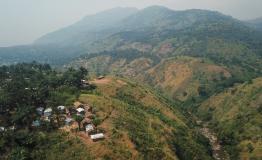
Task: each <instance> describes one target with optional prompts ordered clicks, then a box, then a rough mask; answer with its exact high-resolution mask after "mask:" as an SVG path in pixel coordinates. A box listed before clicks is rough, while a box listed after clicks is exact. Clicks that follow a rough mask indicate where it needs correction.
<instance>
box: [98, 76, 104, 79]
mask: <svg viewBox="0 0 262 160" xmlns="http://www.w3.org/2000/svg"><path fill="white" fill-rule="evenodd" d="M104 78H105V76H99V77H97V79H104Z"/></svg>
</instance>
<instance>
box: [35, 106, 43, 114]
mask: <svg viewBox="0 0 262 160" xmlns="http://www.w3.org/2000/svg"><path fill="white" fill-rule="evenodd" d="M43 111H44V108H43V107H38V108H36V112H37V114H39V115H42V114H43Z"/></svg>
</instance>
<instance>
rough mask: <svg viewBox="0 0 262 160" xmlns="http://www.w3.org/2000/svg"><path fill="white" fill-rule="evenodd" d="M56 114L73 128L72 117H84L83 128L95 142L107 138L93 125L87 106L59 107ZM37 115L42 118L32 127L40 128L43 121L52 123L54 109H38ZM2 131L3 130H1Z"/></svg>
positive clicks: (90, 109)
mask: <svg viewBox="0 0 262 160" xmlns="http://www.w3.org/2000/svg"><path fill="white" fill-rule="evenodd" d="M55 111H56V113H58V114H59V115H60V117H63V119H62V120H63V121H64V125H67V126H71V125H72V124H74V122H75V120H74V118H72V115H77V116H82V117H83V120H82V121H81V128H84V129H85V132H86V134H87V135H88V136H90V138H91V139H92V140H93V141H97V140H101V139H104V138H105V135H104V133H101V132H100V131H98V130H97V129H96V127H95V125H94V124H93V123H92V119H93V117H95V116H94V115H93V113H92V107H91V106H89V105H87V104H85V105H83V104H79V105H78V106H74V107H70V108H67V107H65V106H62V105H61V106H58V107H57V108H56V109H55ZM36 112H37V114H38V115H39V116H40V117H41V118H40V119H37V120H34V121H33V122H32V127H40V126H41V122H42V121H46V122H50V119H51V118H52V115H53V109H52V108H43V107H38V108H37V109H36ZM0 130H1V128H0Z"/></svg>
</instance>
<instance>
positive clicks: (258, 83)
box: [198, 78, 262, 159]
mask: <svg viewBox="0 0 262 160" xmlns="http://www.w3.org/2000/svg"><path fill="white" fill-rule="evenodd" d="M261 107H262V78H257V79H254V80H253V82H252V83H251V82H250V83H244V84H241V85H237V86H235V87H233V88H230V89H228V90H226V91H224V92H222V93H219V94H217V95H214V96H212V97H211V98H209V99H208V100H207V101H205V102H204V103H203V104H202V105H201V106H200V108H199V111H198V113H199V115H200V116H201V117H205V118H206V119H210V120H211V122H212V123H213V125H214V126H215V128H216V129H217V130H218V131H219V133H220V137H221V138H222V140H223V142H224V143H225V144H228V145H236V146H237V149H239V151H240V158H241V159H245V157H260V158H262V141H261V137H262V134H261V133H262V129H261V127H262V126H261V125H262V123H261V122H262V114H261ZM249 143H250V144H252V146H253V147H254V150H253V151H249V149H248V144H249ZM250 148H252V147H250Z"/></svg>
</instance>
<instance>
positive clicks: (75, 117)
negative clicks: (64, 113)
mask: <svg viewBox="0 0 262 160" xmlns="http://www.w3.org/2000/svg"><path fill="white" fill-rule="evenodd" d="M74 119H75V121H76V122H77V124H78V130H80V128H81V127H80V126H81V122H82V120H83V119H84V116H82V115H74Z"/></svg>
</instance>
